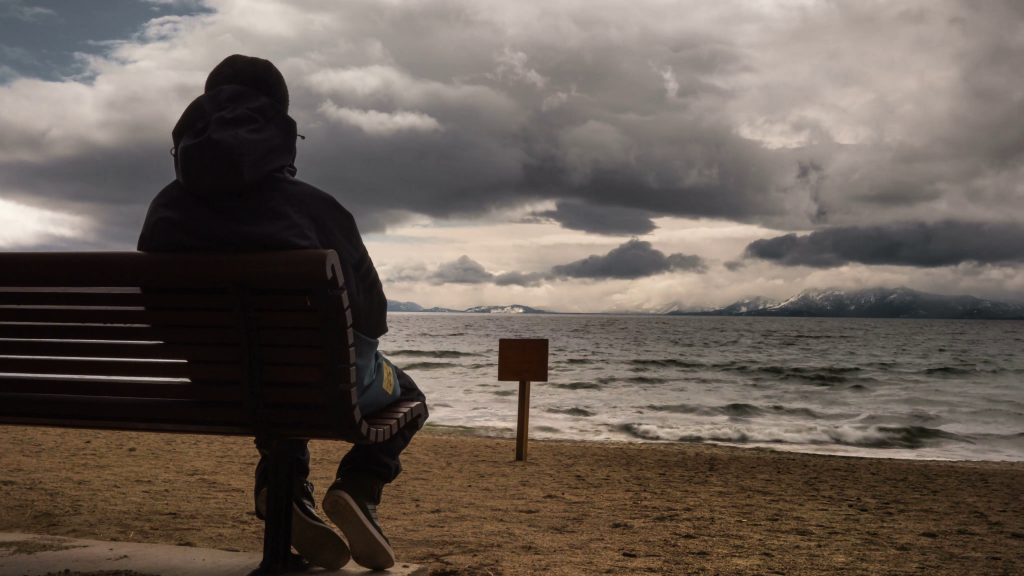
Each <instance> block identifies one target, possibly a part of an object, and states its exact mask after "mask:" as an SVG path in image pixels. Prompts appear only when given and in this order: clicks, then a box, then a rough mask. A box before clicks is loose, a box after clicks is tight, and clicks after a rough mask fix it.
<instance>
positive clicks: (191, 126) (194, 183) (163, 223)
mask: <svg viewBox="0 0 1024 576" xmlns="http://www.w3.org/2000/svg"><path fill="white" fill-rule="evenodd" d="M171 136H172V139H173V142H174V146H175V148H174V151H175V154H174V172H175V175H176V178H175V180H174V181H173V182H171V183H170V184H168V185H167V186H166V187H164V189H163V190H161V191H160V193H159V194H157V196H156V198H154V199H153V202H152V203H151V204H150V206H149V212H148V213H147V214H146V221H145V223H144V224H143V226H142V233H141V234H140V236H139V243H138V249H139V250H140V251H142V252H257V251H269V250H301V249H317V250H334V251H335V252H337V253H338V258H339V260H340V261H341V267H342V273H343V274H344V278H345V288H346V289H347V290H348V294H349V301H350V302H351V307H352V321H353V328H355V330H356V331H358V332H359V333H361V334H362V335H364V336H366V337H368V338H370V339H377V338H380V336H382V335H383V334H384V333H386V332H387V331H388V327H387V299H386V298H385V296H384V290H383V287H382V286H381V282H380V278H379V277H378V276H377V270H376V269H375V268H374V267H373V262H372V261H371V260H370V255H369V254H368V253H367V251H366V246H364V245H363V240H362V238H361V237H360V235H359V230H358V228H356V222H355V219H354V218H353V217H352V214H350V213H349V212H348V210H346V209H345V208H344V207H342V205H341V204H339V203H338V201H337V200H335V199H334V198H333V197H331V196H330V195H329V194H327V193H325V192H323V191H321V190H319V189H317V188H316V187H314V186H311V185H309V184H307V183H305V182H302V181H301V180H298V179H296V178H295V173H296V170H295V165H294V162H295V139H296V136H297V134H296V126H295V121H294V120H292V119H291V117H289V116H288V114H287V113H286V112H285V111H284V110H282V109H281V108H280V107H279V106H278V105H277V104H275V103H274V102H273V101H271V100H270V99H269V98H266V97H264V96H263V95H261V94H260V93H258V92H256V91H254V90H250V89H248V88H245V87H242V86H223V87H221V88H218V89H216V90H213V91H211V92H209V93H207V94H204V95H202V96H200V97H199V98H196V99H195V100H194V101H193V102H192V103H191V104H190V105H189V106H188V108H186V109H185V112H184V113H183V114H182V116H181V119H180V120H178V123H177V125H175V127H174V130H173V131H172V133H171Z"/></svg>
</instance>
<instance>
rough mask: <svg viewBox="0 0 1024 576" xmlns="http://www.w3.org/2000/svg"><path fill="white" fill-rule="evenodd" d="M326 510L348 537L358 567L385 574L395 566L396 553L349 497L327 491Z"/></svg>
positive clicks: (335, 491)
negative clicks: (384, 572) (385, 571)
mask: <svg viewBox="0 0 1024 576" xmlns="http://www.w3.org/2000/svg"><path fill="white" fill-rule="evenodd" d="M323 509H324V512H325V513H326V514H327V517H328V518H330V519H331V522H334V524H335V526H337V527H338V528H340V529H341V531H342V533H343V534H345V538H347V539H348V545H349V548H351V550H352V559H353V560H355V561H356V564H359V565H360V566H362V567H364V568H369V569H371V570H386V569H388V568H391V567H392V566H394V565H395V551H394V550H392V549H391V545H390V544H388V541H387V540H385V539H384V537H383V536H381V535H380V532H377V529H376V528H374V527H373V524H371V523H370V520H369V519H367V518H366V516H365V515H364V514H363V512H362V510H360V509H359V505H358V504H356V502H355V500H353V499H352V497H351V496H349V495H348V493H346V492H344V491H342V490H328V491H327V494H326V495H325V496H324V502H323Z"/></svg>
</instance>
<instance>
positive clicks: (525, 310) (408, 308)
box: [388, 300, 550, 314]
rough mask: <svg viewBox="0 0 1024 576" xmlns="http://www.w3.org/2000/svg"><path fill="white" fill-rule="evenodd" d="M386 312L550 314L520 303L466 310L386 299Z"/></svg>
mask: <svg viewBox="0 0 1024 576" xmlns="http://www.w3.org/2000/svg"><path fill="white" fill-rule="evenodd" d="M388 312H466V313H470V314H550V312H547V311H544V310H538V309H536V308H530V307H529V306H523V305H522V304H512V305H511V306H476V307H473V308H469V309H467V310H452V309H451V308H440V307H437V306H435V307H434V308H424V307H423V306H420V305H419V304H417V303H415V302H399V301H398V300H388Z"/></svg>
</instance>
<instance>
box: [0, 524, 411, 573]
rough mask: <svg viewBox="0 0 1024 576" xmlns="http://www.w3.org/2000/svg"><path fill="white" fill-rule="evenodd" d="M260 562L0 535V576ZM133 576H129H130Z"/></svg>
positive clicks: (243, 555)
mask: <svg viewBox="0 0 1024 576" xmlns="http://www.w3.org/2000/svg"><path fill="white" fill-rule="evenodd" d="M259 563H260V554H257V553H254V552H228V551H225V550H211V549H207V548H191V547H188V546H167V545H163V544H134V543H131V542H100V541H98V540H78V539H74V538H59V537H55V536H34V535H31V534H9V533H0V576H46V575H47V574H54V573H65V571H68V572H67V573H68V574H69V575H70V574H88V573H90V572H104V573H110V572H111V571H114V574H116V573H117V572H116V571H125V572H128V571H131V572H136V573H138V575H140V576H141V575H145V576H246V575H247V574H248V573H249V572H250V571H251V570H252V569H253V568H255V567H256V566H258V565H259ZM369 573H371V572H369V571H368V570H366V569H364V568H360V567H359V566H356V565H355V564H352V563H350V564H349V565H348V566H346V567H345V568H342V569H341V570H336V571H325V570H321V569H314V570H310V571H308V572H303V573H302V574H310V575H316V576H355V575H357V574H359V575H362V574H369ZM372 574H381V575H384V574H392V575H395V576H426V574H427V569H426V567H424V566H417V565H415V564H398V565H396V566H395V567H394V568H392V569H391V570H389V571H387V572H372ZM133 576H135V575H133Z"/></svg>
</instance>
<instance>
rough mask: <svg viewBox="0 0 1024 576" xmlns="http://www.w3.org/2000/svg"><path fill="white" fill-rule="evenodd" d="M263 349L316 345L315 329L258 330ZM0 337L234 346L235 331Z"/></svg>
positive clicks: (6, 327)
mask: <svg viewBox="0 0 1024 576" xmlns="http://www.w3.org/2000/svg"><path fill="white" fill-rule="evenodd" d="M259 334H260V342H261V343H262V344H263V345H266V346H289V347H296V346H320V345H321V336H320V331H319V330H299V329H288V328H261V329H260V330H259ZM0 338H17V339H34V340H102V341H110V342H166V343H169V344H238V343H239V342H240V340H241V337H240V334H239V330H237V329H235V328H201V329H199V328H184V327H175V326H117V325H106V326H85V325H69V324H65V325H54V324H0Z"/></svg>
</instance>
